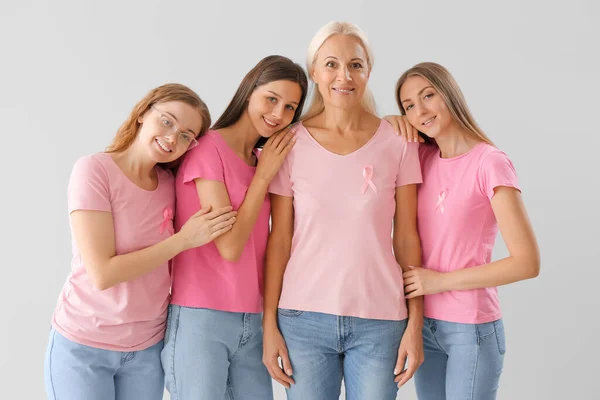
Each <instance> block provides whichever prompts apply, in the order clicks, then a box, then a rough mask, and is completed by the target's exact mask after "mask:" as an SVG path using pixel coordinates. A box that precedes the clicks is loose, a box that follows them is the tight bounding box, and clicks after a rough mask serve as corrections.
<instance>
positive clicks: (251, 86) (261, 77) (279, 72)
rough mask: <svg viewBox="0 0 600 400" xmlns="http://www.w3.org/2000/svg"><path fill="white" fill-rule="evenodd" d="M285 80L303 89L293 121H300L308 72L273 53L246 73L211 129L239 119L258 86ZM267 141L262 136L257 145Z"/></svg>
mask: <svg viewBox="0 0 600 400" xmlns="http://www.w3.org/2000/svg"><path fill="white" fill-rule="evenodd" d="M284 80H285V81H290V82H295V83H297V84H298V85H299V86H300V89H301V90H302V96H301V97H300V102H299V103H298V107H296V111H295V113H294V118H293V119H292V123H294V122H296V121H298V119H299V118H300V115H301V114H302V108H303V107H304V100H305V99H306V92H307V90H308V79H307V78H306V73H305V72H304V70H303V69H302V67H301V66H300V65H298V64H296V63H294V62H293V61H292V60H290V59H289V58H287V57H283V56H277V55H271V56H267V57H265V58H263V59H262V60H260V61H259V62H258V64H256V66H255V67H254V68H252V69H251V70H250V72H248V73H247V74H246V76H245V77H244V79H242V82H241V83H240V86H239V87H238V89H237V91H236V92H235V94H234V95H233V98H232V99H231V102H230V103H229V105H228V106H227V108H226V109H225V111H224V112H223V114H221V116H220V117H219V119H218V120H217V122H215V124H214V125H213V126H212V128H211V129H223V128H226V127H228V126H231V125H233V124H235V123H236V122H237V121H239V119H240V118H241V117H242V114H243V113H244V111H246V108H247V107H248V99H249V98H250V95H252V92H254V90H255V89H256V88H257V87H259V86H262V85H265V84H267V83H270V82H274V81H284ZM266 141H267V139H266V138H260V139H259V140H258V143H257V144H256V147H262V145H264V143H265V142H266Z"/></svg>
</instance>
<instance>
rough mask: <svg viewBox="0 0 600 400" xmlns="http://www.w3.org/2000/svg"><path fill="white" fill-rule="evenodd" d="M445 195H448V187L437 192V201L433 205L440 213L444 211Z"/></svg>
mask: <svg viewBox="0 0 600 400" xmlns="http://www.w3.org/2000/svg"><path fill="white" fill-rule="evenodd" d="M446 197H448V189H444V190H442V191H441V192H440V194H438V201H437V204H436V205H435V209H436V210H437V209H438V208H439V209H440V212H441V213H442V214H443V213H444V200H446Z"/></svg>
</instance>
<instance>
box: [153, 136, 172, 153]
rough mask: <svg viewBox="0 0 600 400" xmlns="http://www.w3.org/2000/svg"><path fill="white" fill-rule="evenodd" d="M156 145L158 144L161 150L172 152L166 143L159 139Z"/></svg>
mask: <svg viewBox="0 0 600 400" xmlns="http://www.w3.org/2000/svg"><path fill="white" fill-rule="evenodd" d="M156 143H158V145H159V146H160V148H161V149H163V150H164V151H168V152H169V153H170V152H171V151H172V150H171V149H169V148H168V147H167V145H166V144H165V143H163V142H161V141H160V140H159V139H156Z"/></svg>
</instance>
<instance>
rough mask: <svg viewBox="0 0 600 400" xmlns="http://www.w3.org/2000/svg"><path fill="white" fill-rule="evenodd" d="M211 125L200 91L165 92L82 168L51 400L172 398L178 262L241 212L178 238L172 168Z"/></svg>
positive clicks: (137, 110) (196, 221)
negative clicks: (168, 333) (173, 291)
mask: <svg viewBox="0 0 600 400" xmlns="http://www.w3.org/2000/svg"><path fill="white" fill-rule="evenodd" d="M209 126H210V114H209V113H208V109H207V107H206V105H205V104H204V102H202V100H200V98H199V97H198V95H197V94H196V93H194V92H193V91H192V90H191V89H189V88H187V87H186V86H183V85H177V84H168V85H164V86H161V87H158V88H156V89H153V90H152V91H150V92H149V93H148V94H147V95H146V96H145V97H144V98H143V99H142V100H140V101H139V102H138V104H137V105H136V106H135V107H134V109H133V110H132V112H131V114H130V116H129V118H128V119H127V121H125V122H124V123H123V125H122V126H121V128H120V129H119V130H118V132H117V134H116V136H115V138H114V141H113V143H112V144H111V145H110V147H109V149H108V151H106V152H103V153H97V154H92V155H89V156H85V157H82V158H80V159H79V160H78V161H77V162H76V163H75V166H74V167H73V172H72V173H71V178H70V181H69V190H68V203H69V216H70V222H71V230H72V242H73V243H72V248H73V260H72V263H71V266H72V272H71V274H70V275H69V277H68V279H67V282H66V283H65V285H64V288H63V290H62V292H61V294H60V297H59V299H58V304H57V306H56V310H55V312H54V315H53V319H52V330H51V332H50V340H49V343H48V350H47V353H46V360H45V381H46V392H47V394H48V398H49V399H59V400H70V399H73V400H80V399H86V400H111V399H113V400H134V399H135V400H137V399H147V400H160V399H162V397H163V393H164V373H163V369H162V366H161V360H160V353H161V350H162V348H163V337H164V332H165V325H166V320H167V306H168V305H169V298H170V295H169V290H170V286H171V275H170V271H169V266H168V261H169V260H170V259H171V258H173V257H174V256H175V255H176V254H178V253H179V252H182V251H184V250H186V249H190V248H193V247H196V246H201V245H204V244H206V243H208V242H210V241H211V240H214V239H215V238H217V237H219V236H220V235H222V234H223V233H225V232H227V231H229V230H230V229H231V226H232V224H233V222H234V216H235V213H234V212H231V207H222V208H219V209H214V211H211V212H209V211H210V210H209V209H208V208H204V209H202V210H200V211H198V212H197V213H196V214H195V215H194V216H193V217H192V218H190V219H189V220H188V221H187V223H186V224H185V225H184V226H183V227H182V228H181V229H180V230H179V232H177V233H175V234H173V210H174V208H175V181H174V177H173V173H172V172H171V170H169V169H168V168H167V166H168V165H170V164H172V163H173V162H176V161H177V160H178V159H179V157H181V156H182V155H183V154H184V153H185V152H186V151H188V150H189V149H190V148H193V147H194V146H195V145H197V138H198V137H199V136H202V135H203V134H204V132H205V131H206V129H207V128H208V127H209Z"/></svg>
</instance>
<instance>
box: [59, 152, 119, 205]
mask: <svg viewBox="0 0 600 400" xmlns="http://www.w3.org/2000/svg"><path fill="white" fill-rule="evenodd" d="M67 200H68V208H69V214H70V213H72V212H73V211H76V210H90V211H112V209H111V205H110V186H109V178H108V172H107V171H106V169H105V168H104V165H102V163H101V162H100V160H98V158H97V157H95V156H87V157H82V158H80V159H79V160H77V161H76V162H75V165H74V166H73V171H71V177H70V178H69V186H68V190H67Z"/></svg>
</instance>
